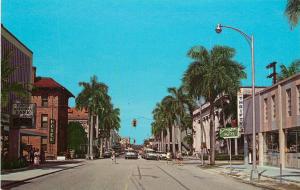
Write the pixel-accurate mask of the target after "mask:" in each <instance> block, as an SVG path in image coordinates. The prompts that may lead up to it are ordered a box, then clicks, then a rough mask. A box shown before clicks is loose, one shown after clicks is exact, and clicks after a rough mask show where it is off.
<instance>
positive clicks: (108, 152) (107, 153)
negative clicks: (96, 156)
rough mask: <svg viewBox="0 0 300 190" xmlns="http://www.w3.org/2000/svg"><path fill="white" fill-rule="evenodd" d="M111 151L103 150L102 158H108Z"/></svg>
mask: <svg viewBox="0 0 300 190" xmlns="http://www.w3.org/2000/svg"><path fill="white" fill-rule="evenodd" d="M111 154H112V152H111V151H105V152H104V154H103V157H104V158H110V157H111Z"/></svg>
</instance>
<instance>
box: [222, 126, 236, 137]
mask: <svg viewBox="0 0 300 190" xmlns="http://www.w3.org/2000/svg"><path fill="white" fill-rule="evenodd" d="M220 137H221V138H224V139H233V138H239V137H240V133H239V128H238V127H230V128H221V129H220Z"/></svg>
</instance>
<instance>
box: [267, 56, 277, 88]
mask: <svg viewBox="0 0 300 190" xmlns="http://www.w3.org/2000/svg"><path fill="white" fill-rule="evenodd" d="M276 64H277V62H276V61H273V62H272V63H270V64H269V65H267V66H266V68H267V69H271V68H273V72H272V73H271V74H270V75H268V76H267V78H273V82H272V83H273V84H276V82H277V77H276V76H277V73H276Z"/></svg>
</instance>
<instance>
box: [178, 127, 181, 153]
mask: <svg viewBox="0 0 300 190" xmlns="http://www.w3.org/2000/svg"><path fill="white" fill-rule="evenodd" d="M178 151H179V152H180V153H181V129H180V126H178Z"/></svg>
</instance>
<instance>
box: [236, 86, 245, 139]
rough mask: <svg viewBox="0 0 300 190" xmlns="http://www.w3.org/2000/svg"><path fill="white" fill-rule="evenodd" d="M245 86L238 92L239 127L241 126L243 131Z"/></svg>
mask: <svg viewBox="0 0 300 190" xmlns="http://www.w3.org/2000/svg"><path fill="white" fill-rule="evenodd" d="M243 90H244V89H243V88H240V91H239V92H238V93H237V120H238V127H239V128H240V130H241V132H242V133H243V132H244V123H243V122H244V97H243V95H244V92H243Z"/></svg>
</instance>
